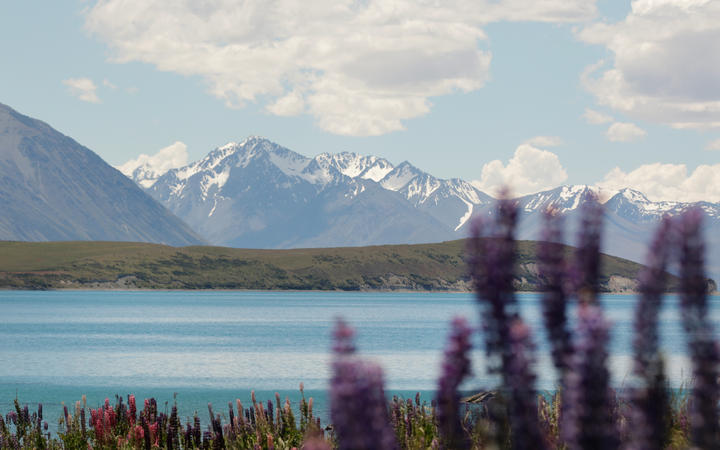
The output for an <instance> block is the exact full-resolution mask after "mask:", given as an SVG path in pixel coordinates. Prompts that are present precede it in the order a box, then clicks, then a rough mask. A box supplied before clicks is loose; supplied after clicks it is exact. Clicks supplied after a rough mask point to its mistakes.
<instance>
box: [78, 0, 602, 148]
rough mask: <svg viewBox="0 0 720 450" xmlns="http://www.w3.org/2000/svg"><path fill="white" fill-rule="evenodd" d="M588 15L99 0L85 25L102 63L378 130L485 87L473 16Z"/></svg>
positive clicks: (582, 14)
mask: <svg viewBox="0 0 720 450" xmlns="http://www.w3.org/2000/svg"><path fill="white" fill-rule="evenodd" d="M596 13H597V11H596V6H595V0H591V1H588V0H503V1H497V0H448V1H444V2H427V1H423V0H398V1H393V2H386V1H383V0H363V1H351V0H344V1H337V0H319V1H313V2H298V1H296V0H274V1H266V0H247V1H243V2H237V1H230V0H218V1H214V2H197V1H195V0H178V1H176V2H173V7H172V8H168V7H167V5H166V4H164V3H160V2H148V1H145V0H101V1H98V2H97V3H96V4H95V5H94V6H93V7H92V8H88V10H87V11H86V13H85V25H86V28H87V29H88V30H89V31H90V32H91V33H92V34H93V35H95V36H97V37H98V38H99V39H101V40H102V41H104V42H106V43H107V44H108V46H109V47H110V48H111V54H112V60H113V61H115V62H119V63H126V62H131V61H140V62H145V63H149V64H153V65H155V66H156V67H157V68H158V69H159V70H162V71H170V72H175V73H180V74H183V75H188V76H200V77H201V78H202V79H203V80H204V81H205V82H206V84H207V86H208V90H209V92H210V93H211V94H212V95H214V96H216V97H218V98H220V99H222V100H224V101H225V103H226V104H227V105H228V106H230V107H242V106H243V105H245V104H246V103H248V102H261V103H262V104H263V105H264V106H265V109H266V110H267V111H268V112H270V113H272V114H278V115H284V116H287V115H297V114H311V115H312V116H313V117H314V118H315V119H316V121H317V123H318V125H319V126H320V127H321V128H322V129H324V130H327V131H329V132H332V133H336V134H343V135H380V134H384V133H388V132H392V131H395V130H400V129H403V126H404V125H403V121H405V120H408V119H412V118H415V117H419V116H422V115H424V114H426V113H427V112H428V111H430V108H431V102H430V99H431V98H432V97H435V96H441V95H445V94H448V93H453V92H470V91H474V90H477V89H480V88H481V87H482V86H483V85H484V84H485V82H486V81H487V79H488V76H489V66H490V61H491V58H492V55H491V53H490V51H488V50H484V49H482V48H479V46H478V43H479V42H481V41H484V40H485V39H486V36H485V33H484V32H483V29H482V27H483V26H484V25H486V24H488V23H492V22H498V21H540V22H553V23H558V22H564V23H573V22H582V21H587V20H589V19H591V18H593V17H594V16H595V15H596ZM188 30H191V31H190V32H189V31H188Z"/></svg>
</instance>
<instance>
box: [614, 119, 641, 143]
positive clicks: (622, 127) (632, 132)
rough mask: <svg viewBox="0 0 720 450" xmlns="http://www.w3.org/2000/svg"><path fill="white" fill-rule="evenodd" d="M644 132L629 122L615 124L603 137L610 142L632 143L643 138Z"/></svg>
mask: <svg viewBox="0 0 720 450" xmlns="http://www.w3.org/2000/svg"><path fill="white" fill-rule="evenodd" d="M646 134H647V133H646V132H645V130H643V129H642V128H640V127H639V126H637V125H635V124H634V123H629V122H615V123H614V124H612V125H610V128H608V130H607V132H606V133H605V135H606V136H607V138H608V139H610V141H612V142H633V141H637V140H638V139H642V138H643V137H645V135H646Z"/></svg>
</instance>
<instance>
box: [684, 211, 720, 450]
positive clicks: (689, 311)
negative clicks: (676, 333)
mask: <svg viewBox="0 0 720 450" xmlns="http://www.w3.org/2000/svg"><path fill="white" fill-rule="evenodd" d="M701 225H702V211H701V210H700V209H697V208H696V209H690V210H687V211H685V212H684V213H683V214H682V216H681V217H680V219H679V222H678V224H677V226H678V234H679V242H680V303H681V306H682V320H683V326H684V328H685V332H686V333H687V334H688V346H689V350H690V356H691V358H692V363H693V381H694V386H693V392H692V398H691V407H692V409H691V412H690V423H691V427H692V440H693V443H694V444H695V445H696V446H697V447H699V448H703V449H704V448H717V446H718V442H720V426H719V424H718V410H717V405H718V400H720V389H719V387H718V375H720V370H718V369H719V364H720V354H719V352H718V345H717V342H716V341H715V339H714V336H713V330H712V326H711V325H710V322H709V321H708V319H707V290H708V285H707V279H706V277H705V269H704V251H705V249H704V245H703V241H702V236H701Z"/></svg>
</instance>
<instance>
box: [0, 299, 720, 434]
mask: <svg viewBox="0 0 720 450" xmlns="http://www.w3.org/2000/svg"><path fill="white" fill-rule="evenodd" d="M518 298H519V301H520V305H521V311H522V314H523V317H524V318H525V320H526V321H528V322H529V323H530V325H531V327H532V328H533V329H534V330H535V341H536V343H537V345H538V351H539V354H538V364H537V371H538V375H539V376H538V387H539V388H540V389H553V387H554V386H555V383H556V381H555V374H554V371H553V368H552V364H551V361H550V359H549V356H548V352H547V350H548V347H547V344H546V342H545V340H544V330H543V329H542V323H541V320H542V319H541V318H542V315H541V311H540V305H539V295H538V294H520V295H519V296H518ZM719 300H720V298H718V297H711V298H710V305H711V307H710V310H711V319H712V320H713V322H714V323H717V322H718V320H719V319H720V302H719ZM602 303H603V306H604V309H605V312H606V317H607V318H608V319H609V320H610V321H611V322H612V323H613V328H612V343H611V354H612V358H611V367H612V372H613V380H614V384H615V385H616V386H623V385H624V384H625V383H626V381H627V379H628V374H629V372H630V359H631V342H632V318H633V310H634V307H635V296H632V295H609V296H603V297H602ZM666 305H667V306H666V307H665V308H664V310H663V312H662V315H661V338H662V345H663V348H664V350H665V352H666V358H667V359H666V360H667V363H668V370H669V372H670V373H669V376H670V379H671V382H672V383H673V384H674V385H675V386H679V385H680V384H681V383H682V382H684V381H687V379H688V378H689V373H690V371H689V366H688V362H687V360H686V359H685V357H684V354H685V339H684V335H683V332H682V327H681V324H680V322H679V314H678V313H677V298H676V297H674V296H668V297H667V301H666ZM455 315H461V316H465V317H467V318H468V319H469V320H470V321H471V323H472V324H473V326H476V327H479V309H478V307H477V305H476V304H475V300H474V296H473V295H472V294H444V293H344V292H235V291H221V292H215V291H179V292H168V291H161V292H157V291H50V292H29V291H0V343H2V344H1V345H2V347H0V411H2V412H3V413H7V412H8V411H9V410H10V408H11V405H12V400H13V399H14V398H15V397H16V395H17V397H18V398H19V400H20V402H21V403H27V404H29V405H30V407H31V409H32V408H34V407H35V406H36V404H37V403H38V402H43V405H44V408H45V411H46V412H45V417H46V418H48V421H49V422H50V423H51V424H53V423H54V421H55V420H56V419H57V418H58V417H59V416H60V410H61V402H63V401H64V402H66V404H69V405H72V404H74V402H75V401H76V400H79V399H80V397H81V396H82V395H83V394H86V395H87V398H88V403H89V406H93V407H95V406H97V405H99V404H100V402H101V401H103V400H104V399H105V398H106V397H110V399H111V400H112V399H113V397H114V395H115V394H119V395H122V396H124V397H126V396H127V394H128V393H134V394H135V395H136V396H137V397H138V398H139V399H142V398H146V397H150V396H154V397H156V398H157V399H158V402H159V404H160V405H163V404H164V403H165V402H168V403H169V404H172V401H173V397H174V396H176V398H177V401H178V406H179V410H180V414H181V416H182V417H187V416H190V415H192V413H193V412H194V411H199V413H200V417H201V418H202V419H203V422H204V423H205V422H206V419H207V403H208V402H212V403H213V405H214V406H215V408H216V410H219V411H223V410H224V409H225V408H226V406H225V405H227V402H228V401H231V400H234V399H235V398H240V399H241V400H242V401H243V402H245V403H248V402H249V401H250V394H249V393H250V390H251V389H254V390H256V392H257V394H258V397H259V398H260V399H264V400H267V399H271V398H273V395H274V392H276V391H277V392H279V393H280V394H281V395H282V396H283V398H284V397H285V396H289V397H290V398H291V400H292V401H293V402H296V401H297V400H298V398H299V393H298V386H299V383H300V382H303V383H304V384H305V389H306V396H312V397H314V398H315V399H316V405H317V408H316V410H317V411H318V412H319V413H320V414H322V415H325V414H326V413H327V402H326V395H325V390H326V387H327V380H328V378H329V376H330V371H329V368H330V364H329V363H330V353H329V349H330V347H331V340H330V336H331V331H332V326H333V323H334V320H335V318H336V317H343V318H345V319H346V320H347V321H348V322H349V323H350V324H351V325H352V326H353V327H355V329H356V331H357V346H358V350H359V352H360V353H361V354H362V355H366V356H367V357H369V358H372V359H374V360H376V361H378V362H379V363H380V364H381V365H382V366H383V368H384V370H385V376H386V387H387V390H388V391H389V392H391V393H397V394H400V395H404V396H406V397H409V396H411V395H414V393H415V392H416V391H421V392H422V394H423V397H424V398H426V399H428V400H429V399H430V398H431V397H432V390H433V389H434V386H435V380H436V378H437V375H438V368H439V365H440V359H441V356H442V349H443V347H444V344H445V338H446V336H447V333H448V327H449V322H450V320H451V319H452V317H453V316H455ZM475 342H476V347H477V348H478V349H480V348H481V345H482V341H481V338H480V336H477V338H476V340H475ZM482 361H483V354H482V351H481V350H478V351H476V352H475V353H474V356H473V362H474V370H475V376H474V377H473V379H472V380H470V381H469V382H468V383H466V385H465V388H467V389H468V390H474V389H482V388H490V387H493V386H494V385H495V384H496V382H497V380H496V379H495V378H493V377H489V376H488V375H487V374H486V373H485V369H484V366H483V363H482ZM53 427H54V425H51V428H53Z"/></svg>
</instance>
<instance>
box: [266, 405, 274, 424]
mask: <svg viewBox="0 0 720 450" xmlns="http://www.w3.org/2000/svg"><path fill="white" fill-rule="evenodd" d="M267 416H268V423H269V424H270V425H272V424H273V423H274V422H275V416H274V415H273V403H272V401H270V400H268V401H267Z"/></svg>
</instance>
